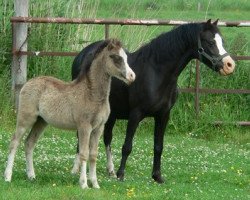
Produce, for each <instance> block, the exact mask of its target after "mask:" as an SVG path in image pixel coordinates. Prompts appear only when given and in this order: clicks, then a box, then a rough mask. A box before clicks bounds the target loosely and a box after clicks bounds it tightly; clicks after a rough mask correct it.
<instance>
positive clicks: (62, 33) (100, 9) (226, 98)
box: [0, 0, 250, 132]
mask: <svg viewBox="0 0 250 200" xmlns="http://www.w3.org/2000/svg"><path fill="white" fill-rule="evenodd" d="M199 2H200V5H201V7H200V10H199V11H197V6H198V2H197V1H194V0H189V1H186V0H174V1H167V0H146V1H140V0H127V1H123V0H109V1H107V0H104V1H100V0H96V1H91V0H80V1H74V0H69V1H62V0H61V1H59V0H58V1H54V0H49V1H35V0H30V8H29V15H30V16H33V17H69V18H75V17H76V18H95V17H97V18H146V19H153V18H154V19H155V18H157V19H183V20H203V19H205V18H212V19H217V18H220V19H222V20H249V18H248V15H247V13H248V10H249V8H250V3H249V2H248V1H246V0H239V1H237V2H235V1H233V0H227V1H211V0H210V1H209V0H201V1H199ZM0 7H1V13H0V19H1V27H0V31H1V37H0V42H1V44H2V45H0V56H1V57H0V84H1V87H0V96H1V101H0V106H1V110H0V116H1V117H2V118H3V121H2V123H3V124H4V125H5V126H7V127H8V126H10V125H9V124H10V123H12V124H13V119H15V112H14V110H13V108H12V103H11V101H10V99H11V92H10V88H11V79H10V66H11V54H10V52H11V24H10V22H9V18H10V17H11V16H13V15H14V11H13V2H12V1H8V0H0ZM171 28H172V27H169V26H168V27H166V26H161V27H159V26H150V27H146V26H111V27H110V37H117V38H120V39H121V40H122V41H123V43H124V45H125V47H126V48H127V49H128V50H129V51H134V50H135V49H137V48H138V47H139V46H141V45H143V44H145V43H146V42H148V41H150V40H151V39H152V38H154V37H156V36H157V35H159V34H160V33H162V32H166V31H168V30H170V29H171ZM221 31H222V34H223V36H224V39H225V41H226V47H227V49H228V50H229V52H232V53H233V54H234V55H249V47H250V44H249V41H250V29H249V28H221ZM103 38H104V27H103V26H101V25H69V24H67V25H64V24H31V25H29V38H28V48H29V50H32V51H80V50H81V49H82V48H83V47H85V46H86V45H88V44H90V43H91V42H94V41H96V40H100V39H103ZM72 61H73V58H72V57H29V58H28V78H32V77H34V76H38V75H52V76H55V77H58V78H60V79H63V80H70V79H71V75H70V71H71V64H72ZM248 65H249V62H246V61H240V62H237V68H236V72H235V73H234V75H232V76H230V77H221V76H219V75H217V74H215V73H214V72H212V71H211V70H210V69H208V68H207V67H205V66H204V65H202V68H201V76H202V80H201V87H204V88H249V87H250V85H249V84H250V81H249V66H248ZM194 82H195V70H194V62H191V63H190V64H189V65H188V67H187V68H186V69H185V70H184V72H183V73H182V74H181V76H180V78H179V81H178V85H179V87H192V86H193V85H194ZM249 98H250V97H249V95H201V103H200V104H201V105H200V106H201V113H200V116H199V121H198V122H199V123H198V124H196V120H195V118H196V116H195V112H194V105H193V104H194V103H193V100H194V97H193V95H192V94H181V95H180V98H179V100H178V102H177V104H176V105H175V107H174V110H173V112H172V119H171V121H170V130H171V131H173V132H186V130H190V131H195V130H204V131H206V130H209V129H208V128H207V127H208V124H209V123H208V122H212V121H214V120H223V121H228V122H232V121H238V120H242V121H243V120H248V121H249V113H250V108H249ZM0 121H1V120H0ZM203 122H204V123H203ZM202 124H203V125H202ZM10 127H11V126H10ZM10 127H9V128H10ZM200 127H204V128H203V129H201V128H200ZM208 132H210V131H208Z"/></svg>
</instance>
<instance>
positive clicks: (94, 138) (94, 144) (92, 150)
mask: <svg viewBox="0 0 250 200" xmlns="http://www.w3.org/2000/svg"><path fill="white" fill-rule="evenodd" d="M103 129H104V124H102V125H101V126H99V127H98V128H96V129H95V130H94V131H93V132H92V133H91V135H90V143H89V179H90V181H91V183H92V186H93V188H100V186H99V184H98V181H97V176H96V159H97V155H98V144H99V140H100V137H101V135H102V133H103Z"/></svg>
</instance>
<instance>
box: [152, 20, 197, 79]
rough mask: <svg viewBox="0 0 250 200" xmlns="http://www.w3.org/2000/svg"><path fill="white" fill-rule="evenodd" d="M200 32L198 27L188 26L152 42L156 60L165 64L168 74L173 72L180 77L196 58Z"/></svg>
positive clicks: (194, 25)
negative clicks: (197, 36) (189, 63)
mask: <svg viewBox="0 0 250 200" xmlns="http://www.w3.org/2000/svg"><path fill="white" fill-rule="evenodd" d="M191 26H192V27H191ZM198 32H199V26H198V25H196V24H192V25H186V26H183V27H179V28H177V29H176V30H173V31H171V32H169V33H166V34H163V35H161V36H159V37H158V38H156V39H154V40H152V42H151V45H152V48H153V51H155V56H156V60H157V61H158V62H159V63H161V64H163V65H164V64H165V67H166V70H167V73H169V72H170V71H171V73H174V74H175V75H177V76H178V75H179V74H180V73H181V72H182V70H183V69H184V68H185V66H186V65H187V64H188V62H189V61H190V60H192V59H194V58H195V52H196V51H197V47H196V46H197V42H198V39H197V38H196V35H197V34H198ZM157 61H156V62H157ZM170 63H171V64H170Z"/></svg>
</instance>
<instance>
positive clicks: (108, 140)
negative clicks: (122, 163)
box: [103, 116, 116, 177]
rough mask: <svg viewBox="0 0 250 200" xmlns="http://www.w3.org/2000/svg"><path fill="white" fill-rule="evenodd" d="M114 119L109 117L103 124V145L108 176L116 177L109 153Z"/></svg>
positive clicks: (110, 153)
mask: <svg viewBox="0 0 250 200" xmlns="http://www.w3.org/2000/svg"><path fill="white" fill-rule="evenodd" d="M115 120H116V119H115V118H114V117H112V116H109V119H108V121H107V123H106V124H105V128H104V135H103V139H104V144H105V149H106V157H107V171H108V173H109V175H110V176H114V177H116V174H115V168H114V164H113V157H112V152H111V142H112V135H113V133H112V130H113V127H114V125H115Z"/></svg>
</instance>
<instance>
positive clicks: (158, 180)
mask: <svg viewBox="0 0 250 200" xmlns="http://www.w3.org/2000/svg"><path fill="white" fill-rule="evenodd" d="M152 178H153V179H154V180H155V182H157V183H159V184H162V183H164V182H165V180H164V178H163V177H162V176H161V175H160V174H159V175H152Z"/></svg>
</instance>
